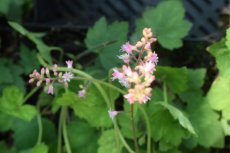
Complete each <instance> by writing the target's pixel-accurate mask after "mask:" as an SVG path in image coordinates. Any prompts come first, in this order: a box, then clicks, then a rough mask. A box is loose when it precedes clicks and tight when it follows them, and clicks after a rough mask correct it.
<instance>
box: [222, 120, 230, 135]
mask: <svg viewBox="0 0 230 153" xmlns="http://www.w3.org/2000/svg"><path fill="white" fill-rule="evenodd" d="M221 125H222V127H223V130H224V135H225V136H230V124H229V122H228V120H226V119H224V118H222V119H221Z"/></svg>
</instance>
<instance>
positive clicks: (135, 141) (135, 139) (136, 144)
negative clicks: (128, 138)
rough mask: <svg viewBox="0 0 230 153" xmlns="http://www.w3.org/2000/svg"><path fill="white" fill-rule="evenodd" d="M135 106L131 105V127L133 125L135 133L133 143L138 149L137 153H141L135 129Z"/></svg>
mask: <svg viewBox="0 0 230 153" xmlns="http://www.w3.org/2000/svg"><path fill="white" fill-rule="evenodd" d="M133 105H134V104H131V108H130V111H131V125H132V131H133V142H134V144H135V148H136V153H139V152H140V151H139V147H138V143H137V136H136V129H135V125H134V116H133Z"/></svg>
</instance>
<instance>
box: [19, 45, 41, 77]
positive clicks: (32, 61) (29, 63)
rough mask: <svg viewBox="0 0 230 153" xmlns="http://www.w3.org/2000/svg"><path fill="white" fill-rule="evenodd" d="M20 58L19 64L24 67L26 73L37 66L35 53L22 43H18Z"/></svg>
mask: <svg viewBox="0 0 230 153" xmlns="http://www.w3.org/2000/svg"><path fill="white" fill-rule="evenodd" d="M20 58H21V60H20V64H21V65H22V67H23V68H24V71H25V73H26V74H29V73H30V72H32V71H33V70H34V69H37V68H38V67H39V63H38V60H37V58H36V53H35V52H33V51H30V49H29V48H28V47H27V46H25V45H23V44H21V45H20Z"/></svg>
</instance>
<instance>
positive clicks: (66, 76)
mask: <svg viewBox="0 0 230 153" xmlns="http://www.w3.org/2000/svg"><path fill="white" fill-rule="evenodd" d="M62 79H63V81H64V82H70V80H71V79H73V74H72V73H71V72H65V73H64V74H63V76H62Z"/></svg>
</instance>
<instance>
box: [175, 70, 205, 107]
mask: <svg viewBox="0 0 230 153" xmlns="http://www.w3.org/2000/svg"><path fill="white" fill-rule="evenodd" d="M205 74H206V69H203V68H200V69H188V89H187V90H186V91H184V92H182V93H180V94H179V96H180V98H181V99H182V100H183V101H184V102H191V103H192V102H193V101H194V100H196V98H197V96H201V95H202V94H203V91H202V90H201V87H202V86H203V84H204V79H205Z"/></svg>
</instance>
